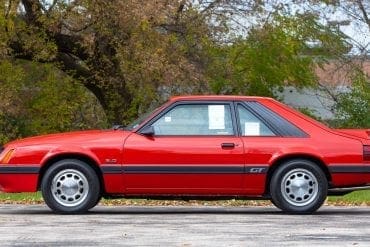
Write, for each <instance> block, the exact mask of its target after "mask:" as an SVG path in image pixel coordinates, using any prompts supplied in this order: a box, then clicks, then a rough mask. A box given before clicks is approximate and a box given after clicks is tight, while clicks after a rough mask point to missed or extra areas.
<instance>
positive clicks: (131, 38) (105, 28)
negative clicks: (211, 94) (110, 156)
mask: <svg viewBox="0 0 370 247" xmlns="http://www.w3.org/2000/svg"><path fill="white" fill-rule="evenodd" d="M1 2H2V3H1V4H0V5H1V7H2V8H3V12H1V14H2V16H1V17H0V25H2V27H3V28H2V31H1V32H2V33H4V34H5V35H4V36H2V37H7V40H5V41H2V42H1V44H2V46H4V44H6V45H5V48H6V50H7V55H8V56H11V57H14V58H22V59H27V60H32V61H38V62H43V63H53V64H55V65H57V66H58V67H59V68H60V69H61V70H63V71H64V72H66V73H67V74H69V75H70V76H72V77H73V78H75V80H78V81H79V82H80V83H82V84H83V85H84V86H85V87H86V88H87V89H89V90H90V91H91V92H92V93H93V94H94V95H95V96H96V98H97V99H98V100H99V102H100V104H101V105H102V107H103V108H104V109H105V111H106V114H107V117H108V119H109V121H111V122H126V121H127V120H129V119H131V118H132V117H134V116H135V115H137V112H138V111H143V110H145V109H146V108H147V107H148V106H149V105H150V103H151V102H153V101H156V100H157V101H160V100H161V97H160V96H158V94H157V92H158V90H159V89H163V88H164V89H165V90H162V91H168V92H169V93H171V94H172V93H174V92H176V91H178V90H179V88H184V89H186V88H189V87H191V89H192V91H197V90H201V88H202V87H201V86H200V87H199V88H198V85H202V84H201V82H202V72H201V66H199V65H201V64H202V61H201V60H202V59H203V54H201V52H202V51H201V50H202V43H203V42H205V40H207V38H208V37H209V34H210V31H209V30H208V26H207V25H206V23H205V20H204V19H203V18H201V17H200V16H199V12H198V11H196V10H194V9H193V8H192V7H191V6H189V7H187V8H184V4H185V1H165V0H160V1H155V2H152V1H139V0H136V1H103V0H84V1H80V0H74V1H62V0H61V1H58V0H55V1H42V0H21V1H12V0H1ZM1 20H2V21H1ZM0 48H1V46H0ZM9 48H10V49H9Z"/></svg>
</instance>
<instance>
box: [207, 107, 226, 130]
mask: <svg viewBox="0 0 370 247" xmlns="http://www.w3.org/2000/svg"><path fill="white" fill-rule="evenodd" d="M208 120H209V121H208V123H209V126H208V128H209V129H210V130H214V129H225V106H224V105H209V106H208Z"/></svg>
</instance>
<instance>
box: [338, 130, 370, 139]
mask: <svg viewBox="0 0 370 247" xmlns="http://www.w3.org/2000/svg"><path fill="white" fill-rule="evenodd" d="M335 131H337V132H340V133H343V134H346V135H350V136H355V137H360V138H363V139H368V140H370V129H335Z"/></svg>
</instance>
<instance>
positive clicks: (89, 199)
mask: <svg viewBox="0 0 370 247" xmlns="http://www.w3.org/2000/svg"><path fill="white" fill-rule="evenodd" d="M41 191H42V195H43V197H44V200H45V203H46V204H47V205H48V206H49V207H50V208H51V209H52V210H53V211H54V212H57V213H83V212H86V211H87V210H89V209H90V208H92V207H94V206H95V205H96V203H97V202H98V200H99V198H100V183H99V178H98V176H97V174H96V172H95V171H94V170H93V169H92V168H91V167H90V166H89V165H88V164H86V163H85V162H82V161H80V160H75V159H66V160H61V161H59V162H56V163H55V164H53V165H52V166H51V167H50V168H49V169H48V170H47V171H46V173H45V175H44V176H43V179H42V182H41Z"/></svg>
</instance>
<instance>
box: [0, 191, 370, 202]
mask: <svg viewBox="0 0 370 247" xmlns="http://www.w3.org/2000/svg"><path fill="white" fill-rule="evenodd" d="M0 203H4V204H40V203H43V199H42V195H41V193H40V192H36V193H0ZM101 204H103V205H127V206H128V205H145V206H156V205H160V206H170V205H172V206H175V205H184V206H191V205H205V206H264V205H271V204H270V202H269V201H263V200H262V201H254V200H215V201H197V200H189V201H183V200H177V201H176V200H174V201H173V200H146V199H113V200H105V199H103V200H102V201H101ZM326 204H327V205H353V206H359V205H361V206H365V205H366V206H370V190H362V191H355V192H352V193H350V194H347V195H345V196H329V197H328V199H327V201H326Z"/></svg>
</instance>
